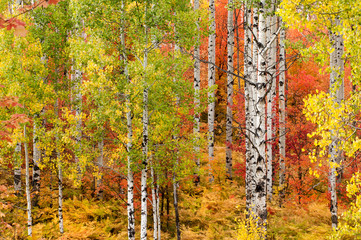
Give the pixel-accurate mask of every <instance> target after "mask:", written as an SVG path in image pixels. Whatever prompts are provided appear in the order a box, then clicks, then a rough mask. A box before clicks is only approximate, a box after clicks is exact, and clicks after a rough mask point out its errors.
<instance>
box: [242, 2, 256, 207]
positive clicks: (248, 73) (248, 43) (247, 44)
mask: <svg viewBox="0 0 361 240" xmlns="http://www.w3.org/2000/svg"><path fill="white" fill-rule="evenodd" d="M244 13H245V14H244V16H243V28H244V29H243V30H244V76H245V79H246V80H245V82H244V96H245V98H244V99H245V120H246V131H245V134H246V136H245V138H246V181H245V182H246V184H245V185H246V206H247V211H249V210H250V209H249V207H250V199H251V198H250V197H251V194H250V158H251V149H252V146H251V140H250V138H251V136H252V133H251V123H250V122H251V118H250V116H251V108H252V104H251V96H252V89H251V88H252V85H250V84H249V82H248V81H252V80H253V79H252V72H253V71H254V70H253V65H252V59H253V56H252V39H253V36H252V34H251V31H250V29H249V28H250V27H251V17H252V9H251V8H250V6H249V2H248V1H246V2H245V4H244Z"/></svg>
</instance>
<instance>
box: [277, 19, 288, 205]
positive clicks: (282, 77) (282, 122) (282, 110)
mask: <svg viewBox="0 0 361 240" xmlns="http://www.w3.org/2000/svg"><path fill="white" fill-rule="evenodd" d="M280 27H281V31H280V41H279V49H280V50H279V51H280V53H279V54H280V55H279V71H280V72H279V128H280V130H279V131H280V138H279V151H280V159H279V168H280V171H279V195H280V203H279V205H280V206H282V202H283V199H284V197H285V193H284V187H285V172H286V165H285V160H286V91H285V87H286V49H285V43H284V42H285V39H286V32H285V29H284V27H283V23H282V19H280Z"/></svg>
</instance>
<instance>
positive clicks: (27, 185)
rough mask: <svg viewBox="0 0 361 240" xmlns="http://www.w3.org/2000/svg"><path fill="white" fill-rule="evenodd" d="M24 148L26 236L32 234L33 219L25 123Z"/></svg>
mask: <svg viewBox="0 0 361 240" xmlns="http://www.w3.org/2000/svg"><path fill="white" fill-rule="evenodd" d="M24 138H25V141H24V150H25V170H26V173H25V184H26V202H27V207H26V211H27V213H28V236H32V227H33V221H32V217H31V198H30V180H29V177H30V173H29V152H28V142H27V139H26V125H24Z"/></svg>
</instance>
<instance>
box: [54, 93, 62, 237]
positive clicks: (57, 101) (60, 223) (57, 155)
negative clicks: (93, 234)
mask: <svg viewBox="0 0 361 240" xmlns="http://www.w3.org/2000/svg"><path fill="white" fill-rule="evenodd" d="M54 109H55V112H56V116H57V117H58V115H59V114H58V113H59V99H56V102H55V107H54ZM55 141H56V144H57V148H56V158H57V164H58V190H59V193H58V202H59V207H58V215H59V232H60V234H63V233H64V219H63V169H62V163H61V155H60V151H59V146H58V144H60V143H59V135H58V133H56V135H55Z"/></svg>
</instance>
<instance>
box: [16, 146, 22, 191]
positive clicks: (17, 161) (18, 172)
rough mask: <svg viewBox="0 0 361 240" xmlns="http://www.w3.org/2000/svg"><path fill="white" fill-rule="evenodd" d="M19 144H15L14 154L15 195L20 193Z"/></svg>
mask: <svg viewBox="0 0 361 240" xmlns="http://www.w3.org/2000/svg"><path fill="white" fill-rule="evenodd" d="M21 162H22V161H21V142H17V143H16V147H15V152H14V189H15V193H16V194H20V191H21Z"/></svg>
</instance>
